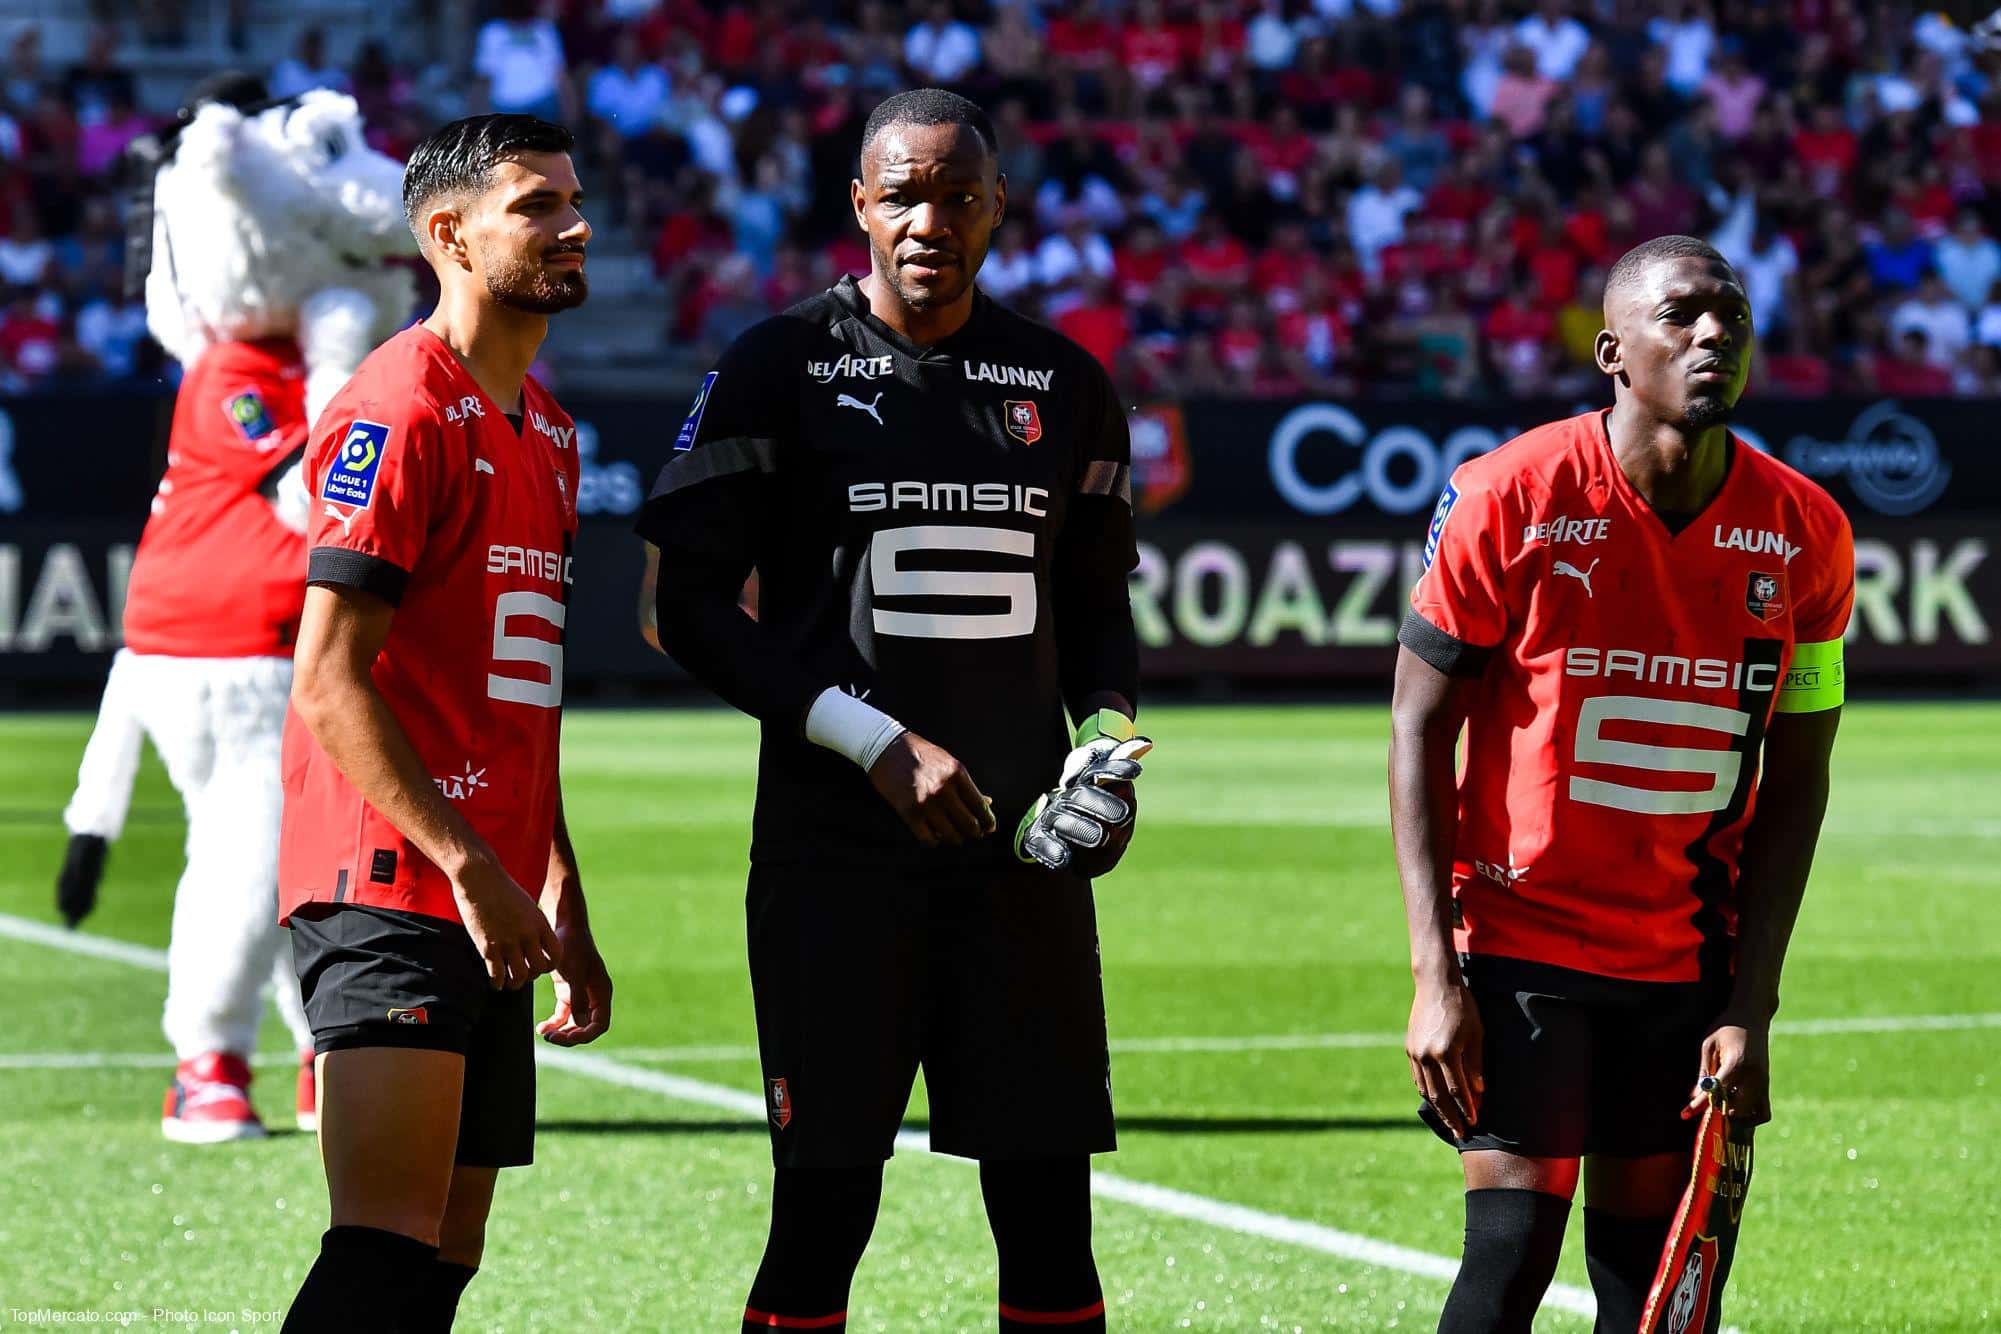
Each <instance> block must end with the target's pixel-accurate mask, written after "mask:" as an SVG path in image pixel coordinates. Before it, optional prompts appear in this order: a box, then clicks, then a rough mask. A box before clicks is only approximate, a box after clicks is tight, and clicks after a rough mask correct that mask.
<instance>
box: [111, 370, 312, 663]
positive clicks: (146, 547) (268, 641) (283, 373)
mask: <svg viewBox="0 0 2001 1334" xmlns="http://www.w3.org/2000/svg"><path fill="white" fill-rule="evenodd" d="M305 443H306V368H305V363H304V362H303V361H301V360H300V357H299V348H298V345H297V344H296V343H293V342H291V341H290V340H289V339H271V340H268V341H264V342H256V343H218V344H216V345H215V346H214V347H211V348H209V349H208V351H206V352H204V353H202V355H201V356H200V357H198V358H196V360H195V363H194V365H193V366H192V367H190V368H189V370H188V373H187V377H186V378H185V379H184V380H182V381H181V390H180V394H179V396H178V397H177V398H176V399H175V400H174V424H173V429H172V432H171V434H169V435H168V437H167V471H166V473H165V475H163V476H162V477H161V478H160V487H159V490H158V492H157V493H156V494H155V495H154V497H153V512H152V515H151V517H150V518H148V519H147V520H146V531H145V533H144V534H142V535H141V537H140V538H139V550H138V553H137V554H136V555H135V556H134V557H133V559H132V573H131V576H130V578H129V580H128V582H127V584H126V588H125V622H124V626H125V643H126V646H127V647H129V648H130V649H131V650H132V651H133V652H135V653H159V654H165V655H168V656H171V657H177V658H251V657H290V656H291V653H292V641H293V639H294V638H295V637H296V636H297V634H298V630H299V609H300V607H301V605H302V604H303V602H304V598H305V585H304V584H303V583H302V582H301V581H300V578H299V576H300V573H301V567H302V564H303V562H304V559H305V551H306V549H305V543H304V541H303V540H302V539H301V538H300V536H299V534H297V533H295V532H293V531H292V530H291V529H289V528H287V527H286V526H285V525H284V524H282V523H280V522H279V521H278V516H277V514H276V513H275V512H274V511H273V510H272V508H271V499H270V486H271V483H272V482H274V481H275V480H276V478H277V476H278V475H280V474H282V473H283V472H284V471H285V469H287V468H288V467H290V466H291V464H292V463H293V461H294V460H295V459H296V458H297V457H298V453H299V451H300V449H302V448H303V447H304V446H305Z"/></svg>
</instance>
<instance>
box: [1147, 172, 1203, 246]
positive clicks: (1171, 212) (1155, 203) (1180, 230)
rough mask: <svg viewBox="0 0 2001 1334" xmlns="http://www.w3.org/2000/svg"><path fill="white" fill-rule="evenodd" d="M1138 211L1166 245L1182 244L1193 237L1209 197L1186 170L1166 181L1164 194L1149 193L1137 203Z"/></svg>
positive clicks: (1193, 176) (1162, 192)
mask: <svg viewBox="0 0 2001 1334" xmlns="http://www.w3.org/2000/svg"><path fill="white" fill-rule="evenodd" d="M1139 206H1140V211H1141V212H1142V213H1144V214H1146V216H1147V217H1148V218H1149V219H1151V220H1152V222H1153V224H1154V225H1155V226H1156V227H1158V228H1160V231H1161V235H1163V236H1165V237H1166V238H1167V239H1168V240H1169V241H1183V240H1186V239H1187V238H1188V237H1190V236H1192V235H1194V233H1195V225H1196V223H1197V222H1199V221H1200V220H1201V218H1202V215H1203V214H1204V213H1205V212H1207V211H1208V208H1209V197H1208V195H1207V194H1205V193H1204V192H1203V190H1202V188H1201V186H1200V185H1199V184H1198V183H1197V182H1196V180H1195V174H1194V173H1193V172H1191V171H1188V170H1186V169H1184V170H1181V171H1177V172H1175V173H1174V175H1173V176H1172V177H1170V178H1169V179H1168V182H1167V186H1166V188H1165V189H1163V190H1159V191H1154V190H1149V191H1147V193H1146V194H1145V195H1143V196H1141V198H1140V201H1139Z"/></svg>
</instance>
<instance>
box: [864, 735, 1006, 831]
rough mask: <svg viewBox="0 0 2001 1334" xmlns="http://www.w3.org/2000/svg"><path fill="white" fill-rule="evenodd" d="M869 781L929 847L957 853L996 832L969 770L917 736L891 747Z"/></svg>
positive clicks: (990, 809) (878, 760) (990, 808)
mask: <svg viewBox="0 0 2001 1334" xmlns="http://www.w3.org/2000/svg"><path fill="white" fill-rule="evenodd" d="M868 780H869V782H871V783H873V784H875V790H876V791H877V792H880V793H881V794H882V799H883V800H884V801H886V802H888V803H889V804H890V806H891V808H893V809H894V810H895V811H896V813H897V814H898V815H900V816H902V817H903V823H904V824H906V825H908V826H910V832H911V833H913V834H915V835H917V841H918V842H919V843H922V844H923V845H924V846H925V847H927V848H955V847H957V846H959V845H960V844H961V843H969V842H971V841H972V840H974V839H976V838H984V837H986V836H987V835H988V834H991V833H993V832H994V812H993V803H992V802H990V801H988V800H987V799H986V797H985V796H984V795H982V793H981V792H980V789H979V786H978V785H977V784H975V783H974V782H973V776H972V775H971V774H969V773H967V772H966V766H965V765H963V764H961V763H959V761H958V760H956V759H954V758H953V756H952V753H951V752H950V751H948V750H946V749H945V748H944V747H942V746H934V745H932V744H931V743H930V742H929V741H926V740H925V739H924V738H923V737H921V736H919V735H917V733H915V732H905V733H903V734H902V735H901V736H899V737H897V738H896V740H894V741H892V742H890V743H889V748H888V749H886V750H884V751H883V753H882V754H880V755H878V756H877V757H876V761H875V764H874V766H873V767H871V768H870V769H869V771H868Z"/></svg>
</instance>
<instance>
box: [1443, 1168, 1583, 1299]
mask: <svg viewBox="0 0 2001 1334" xmlns="http://www.w3.org/2000/svg"><path fill="white" fill-rule="evenodd" d="M1569 1221H1570V1201H1569V1200H1567V1199H1565V1198H1563V1196H1561V1195H1550V1194H1547V1193H1546V1192H1543V1191H1539V1190H1469V1191H1467V1192H1466V1253H1465V1256H1464V1257H1463V1258H1462V1259H1461V1260H1460V1261H1459V1277H1458V1278H1456V1279H1454V1280H1453V1282H1452V1293H1451V1295H1450V1296H1448V1297H1447V1298H1446V1299H1445V1314H1443V1315H1442V1316H1440V1317H1439V1319H1438V1334H1529V1322H1530V1320H1531V1319H1533V1318H1534V1316H1535V1309H1536V1307H1537V1306H1538V1305H1540V1304H1541V1302H1542V1295H1543V1293H1544V1292H1546V1291H1548V1289H1549V1280H1550V1279H1551V1278H1552V1277H1553V1276H1554V1275H1555V1273H1556V1258H1557V1256H1558V1255H1559V1254H1560V1253H1561V1252H1562V1250H1563V1229H1564V1225H1565V1224H1566V1223H1568V1222H1569Z"/></svg>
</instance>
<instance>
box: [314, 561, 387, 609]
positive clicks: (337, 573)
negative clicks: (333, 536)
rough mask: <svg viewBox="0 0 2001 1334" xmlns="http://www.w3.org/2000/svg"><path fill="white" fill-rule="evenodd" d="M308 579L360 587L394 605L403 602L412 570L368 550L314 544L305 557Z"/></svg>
mask: <svg viewBox="0 0 2001 1334" xmlns="http://www.w3.org/2000/svg"><path fill="white" fill-rule="evenodd" d="M306 582H307V583H309V584H338V585H340V586H341V587H343V588H358V589H360V590H361V591H362V592H364V593H373V594H374V595H375V596H376V597H379V598H381V599H382V600H383V601H384V602H387V603H388V604H389V605H390V606H392V607H394V606H396V605H397V604H398V603H400V602H402V601H403V590H404V589H405V588H406V587H408V586H409V583H410V572H409V571H408V570H405V569H404V568H403V567H402V566H400V565H392V564H390V563H389V562H388V561H386V560H384V559H382V558H381V557H380V556H371V555H369V554H368V553H367V552H365V551H350V550H349V549H348V548H346V547H314V548H313V549H312V552H311V554H310V555H308V556H307V557H306Z"/></svg>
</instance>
